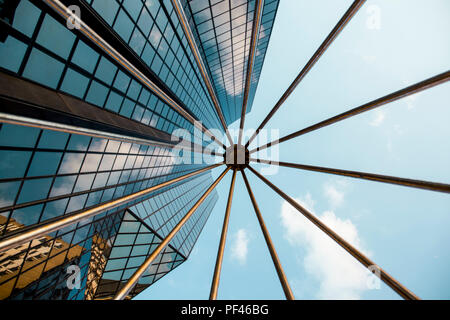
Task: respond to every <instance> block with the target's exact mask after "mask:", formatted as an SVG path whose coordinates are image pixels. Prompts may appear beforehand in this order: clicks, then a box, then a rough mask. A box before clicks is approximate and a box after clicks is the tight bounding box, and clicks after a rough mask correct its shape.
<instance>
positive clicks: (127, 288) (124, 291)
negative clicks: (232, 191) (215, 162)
mask: <svg viewBox="0 0 450 320" xmlns="http://www.w3.org/2000/svg"><path fill="white" fill-rule="evenodd" d="M230 169H231V168H230V167H227V168H226V169H225V170H224V171H223V172H222V174H221V175H220V176H219V177H218V178H217V179H216V181H214V183H213V184H212V185H211V186H210V187H209V188H208V190H206V191H205V193H204V194H203V195H202V196H201V197H200V199H199V200H197V202H196V203H195V204H194V206H193V207H192V208H191V209H190V210H189V211H188V212H187V213H186V215H185V216H184V217H183V218H182V219H181V220H180V222H178V223H177V225H176V226H175V227H174V228H173V229H172V231H170V233H169V234H168V235H167V236H166V237H165V238H164V240H163V241H162V242H161V243H160V244H159V245H158V247H156V249H155V250H154V251H153V252H152V253H151V254H150V255H149V256H148V258H147V259H146V260H145V261H144V263H143V264H142V265H141V266H140V267H139V268H138V269H137V270H136V271H135V272H134V274H133V275H132V276H131V277H130V279H128V281H127V282H126V283H125V285H124V286H123V287H122V288H121V289H120V290H119V292H118V293H117V295H116V296H115V297H114V300H123V299H125V298H126V297H127V296H128V294H129V293H130V292H131V290H133V288H134V286H135V285H136V284H137V282H138V281H139V279H140V278H141V277H142V275H143V274H144V273H145V272H146V271H147V269H148V268H149V267H150V266H151V265H152V263H153V261H154V260H155V259H156V257H157V256H158V255H159V254H160V253H161V252H162V251H163V250H164V248H165V247H166V246H167V245H168V244H169V242H170V241H171V240H172V239H173V237H175V235H176V234H177V233H178V231H180V229H181V228H182V227H183V226H184V224H185V223H186V222H187V221H188V220H189V218H190V217H191V216H192V215H193V214H194V212H195V210H197V209H198V207H199V206H200V205H201V204H202V203H203V201H205V199H206V198H207V197H208V195H209V194H210V193H211V192H212V191H213V190H214V188H215V187H216V186H217V185H218V184H219V182H220V181H221V180H222V178H223V177H224V176H225V175H226V174H227V172H228V171H229V170H230Z"/></svg>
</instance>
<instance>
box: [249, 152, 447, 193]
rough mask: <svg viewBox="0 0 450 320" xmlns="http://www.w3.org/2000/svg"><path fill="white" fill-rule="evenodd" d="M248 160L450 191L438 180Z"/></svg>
mask: <svg viewBox="0 0 450 320" xmlns="http://www.w3.org/2000/svg"><path fill="white" fill-rule="evenodd" d="M249 160H250V161H252V162H256V163H265V164H270V165H274V166H281V167H287V168H294V169H300V170H307V171H315V172H322V173H329V174H335V175H338V176H345V177H351V178H357V179H364V180H370V181H377V182H384V183H390V184H396V185H400V186H405V187H411V188H418V189H425V190H431V191H437V192H444V193H450V185H448V184H444V183H438V182H430V181H422V180H414V179H407V178H399V177H393V176H385V175H381V174H374V173H367V172H361V171H349V170H342V169H334V168H326V167H317V166H311V165H306V164H297V163H289V162H278V161H270V160H264V159H255V158H250V159H249Z"/></svg>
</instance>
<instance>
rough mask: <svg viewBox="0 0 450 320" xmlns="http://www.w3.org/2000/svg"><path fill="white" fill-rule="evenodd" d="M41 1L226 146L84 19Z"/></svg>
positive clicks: (55, 3) (56, 4) (48, 0)
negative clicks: (69, 21)
mask: <svg viewBox="0 0 450 320" xmlns="http://www.w3.org/2000/svg"><path fill="white" fill-rule="evenodd" d="M43 1H44V2H45V3H46V4H47V5H48V6H49V7H50V8H52V9H53V10H54V11H55V12H56V13H58V14H59V15H60V16H62V17H63V18H64V19H66V20H68V19H70V20H71V21H72V22H73V24H74V25H75V24H76V25H77V30H78V31H79V32H81V33H82V34H84V35H85V36H86V37H87V38H88V39H90V40H91V41H92V42H93V43H94V44H95V45H96V46H98V47H99V48H100V49H101V50H102V51H103V52H105V53H106V54H107V55H108V56H110V57H111V58H112V59H114V61H116V62H117V63H118V64H120V65H121V66H122V67H124V68H125V69H126V70H128V72H130V73H131V74H132V75H133V76H135V77H136V78H137V79H139V81H141V82H142V84H144V85H145V86H146V87H147V88H149V89H150V90H151V91H152V92H153V93H155V94H156V95H157V96H158V97H159V98H160V99H162V100H163V101H164V102H166V103H167V104H168V105H169V106H170V107H171V108H172V109H174V110H175V111H176V112H178V113H179V114H181V115H182V116H183V117H184V118H185V119H186V120H188V121H189V122H190V123H191V124H192V125H194V126H195V127H198V128H199V129H200V130H202V132H204V133H205V134H206V135H208V136H209V137H210V138H211V139H212V140H213V141H214V142H216V143H217V144H218V145H220V146H221V147H222V148H224V149H226V146H225V145H224V144H223V143H222V142H220V140H219V139H218V138H217V137H215V136H214V135H213V134H212V133H211V132H210V131H209V130H208V128H206V127H205V126H204V125H203V124H201V123H200V122H199V121H197V119H195V118H194V117H193V116H192V115H190V114H189V113H188V112H187V111H186V110H185V109H184V108H182V107H181V106H180V105H179V104H178V103H176V102H175V101H174V100H173V99H172V98H170V97H169V96H168V95H167V94H166V93H165V92H164V91H163V90H162V89H161V88H159V87H158V86H157V85H156V84H155V83H153V82H152V81H151V80H150V79H149V78H147V77H146V76H145V75H144V74H143V73H142V72H141V71H140V70H139V69H137V68H136V67H135V66H134V65H133V64H132V63H131V62H129V61H128V60H127V59H125V58H124V57H123V56H122V55H121V54H120V53H119V52H118V51H117V50H115V49H114V48H113V47H112V46H111V45H109V44H108V43H107V42H106V41H105V40H104V39H103V38H102V37H100V36H99V35H98V34H97V33H96V32H95V31H94V30H92V29H91V28H90V27H89V26H88V25H87V24H86V23H85V22H84V21H82V20H81V19H80V17H78V16H77V15H74V14H73V13H72V12H71V11H70V10H69V9H68V8H67V7H66V6H64V4H62V3H61V2H60V1H59V0H43ZM78 26H79V28H78Z"/></svg>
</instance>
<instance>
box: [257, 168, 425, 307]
mask: <svg viewBox="0 0 450 320" xmlns="http://www.w3.org/2000/svg"><path fill="white" fill-rule="evenodd" d="M249 169H250V171H251V172H253V173H254V174H255V175H256V176H257V177H258V178H260V179H261V180H262V181H263V182H264V183H265V184H267V185H268V186H269V187H271V188H272V189H273V190H274V191H275V192H276V193H278V194H279V195H280V196H281V197H282V198H283V199H284V200H286V201H287V202H289V204H291V205H292V206H293V207H294V208H295V209H297V211H299V212H300V213H301V214H303V215H304V216H305V218H307V219H308V220H309V221H311V222H312V223H314V224H315V225H316V226H317V227H318V228H319V229H320V230H322V231H323V232H325V233H326V234H327V235H328V236H329V237H330V238H331V239H333V240H334V241H336V242H337V244H339V245H340V246H341V247H342V248H343V249H345V250H346V251H347V252H348V253H350V254H351V255H352V256H353V257H354V258H356V259H357V260H358V261H359V262H361V263H362V264H363V265H364V266H365V267H366V268H368V269H369V270H370V271H372V272H373V271H374V270H375V271H378V272H379V277H380V279H381V280H382V281H383V282H384V283H386V284H387V285H388V286H389V287H391V288H392V289H393V290H394V291H395V292H397V293H398V294H399V295H400V296H401V297H403V298H404V299H408V300H419V297H417V296H416V295H415V294H414V293H412V292H411V291H409V290H408V289H407V288H406V287H405V286H403V285H402V284H400V282H398V281H397V280H395V279H394V278H393V277H392V276H391V275H389V274H388V273H387V272H386V271H384V270H383V269H381V268H380V267H378V265H376V264H375V263H374V262H373V261H372V260H370V259H369V258H368V257H366V256H365V255H364V254H363V253H361V252H360V251H359V250H357V249H356V248H355V247H353V246H352V245H351V244H350V243H348V242H347V241H345V240H344V239H343V238H342V237H341V236H339V235H338V234H337V233H335V232H334V231H333V230H332V229H330V228H328V227H327V226H326V225H325V224H324V223H322V221H320V220H319V219H318V218H317V217H316V216H315V215H314V214H313V213H311V212H309V211H308V210H306V209H305V208H304V207H302V206H301V205H300V204H299V203H298V202H296V201H295V200H294V199H292V198H291V197H289V196H288V195H287V194H285V193H284V192H283V191H281V190H280V189H279V188H278V187H277V186H275V185H274V184H273V183H271V182H270V181H269V180H267V179H266V178H265V177H263V176H262V175H260V174H259V173H258V172H257V171H256V170H255V169H253V168H252V167H249ZM376 273H377V272H375V274H376Z"/></svg>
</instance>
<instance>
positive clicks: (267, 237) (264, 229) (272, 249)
mask: <svg viewBox="0 0 450 320" xmlns="http://www.w3.org/2000/svg"><path fill="white" fill-rule="evenodd" d="M241 173H242V177H243V178H244V182H245V186H246V187H247V190H248V195H249V196H250V199H251V200H252V204H253V208H254V209H255V213H256V217H257V218H258V222H259V226H260V227H261V230H262V232H263V235H264V239H265V240H266V244H267V248H268V249H269V252H270V256H271V257H272V261H273V264H274V265H275V269H276V271H277V274H278V279H279V280H280V283H281V286H282V287H283V291H284V295H285V296H286V299H287V300H295V298H294V294H293V293H292V290H291V287H290V286H289V283H288V280H287V278H286V275H285V274H284V271H283V267H282V266H281V262H280V259H279V258H278V255H277V252H276V250H275V247H274V246H273V243H272V239H271V238H270V235H269V231H268V230H267V227H266V224H265V223H264V219H263V217H262V215H261V212H260V211H259V207H258V204H257V203H256V199H255V196H254V195H253V191H252V188H251V187H250V184H249V183H248V180H247V176H246V175H245V172H244V170H241Z"/></svg>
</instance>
